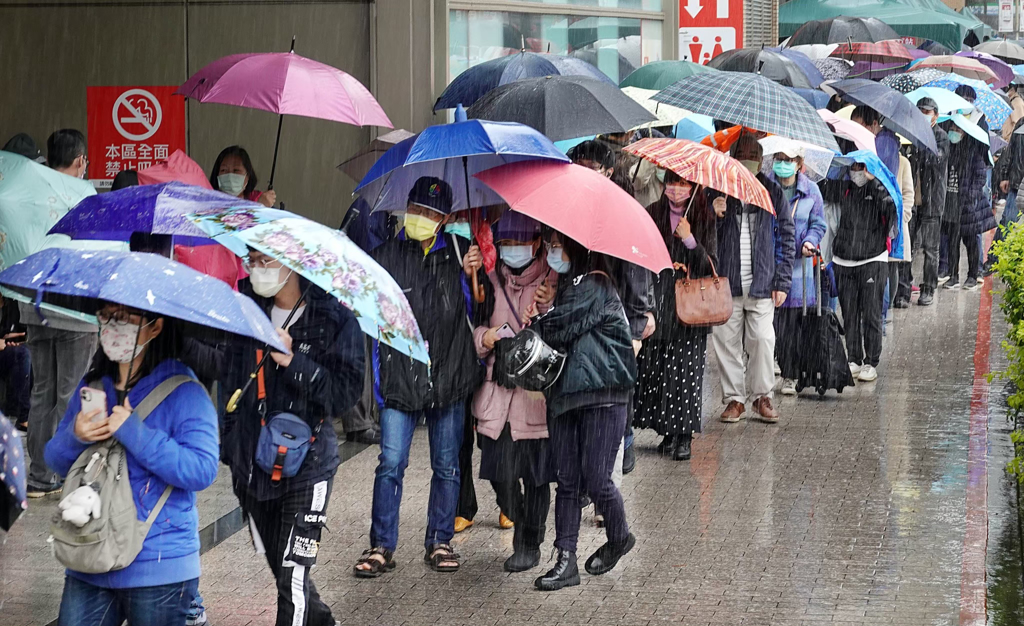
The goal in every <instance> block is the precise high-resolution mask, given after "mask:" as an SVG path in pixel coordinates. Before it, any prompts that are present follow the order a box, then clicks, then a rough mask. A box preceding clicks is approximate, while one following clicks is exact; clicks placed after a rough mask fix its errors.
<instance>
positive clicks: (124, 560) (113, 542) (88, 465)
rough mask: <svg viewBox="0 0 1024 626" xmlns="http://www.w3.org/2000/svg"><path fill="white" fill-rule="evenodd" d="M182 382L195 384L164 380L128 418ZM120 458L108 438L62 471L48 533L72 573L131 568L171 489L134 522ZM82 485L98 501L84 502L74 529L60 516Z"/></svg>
mask: <svg viewBox="0 0 1024 626" xmlns="http://www.w3.org/2000/svg"><path fill="white" fill-rule="evenodd" d="M188 382H195V383H196V384H198V381H196V380H195V379H194V378H191V377H189V376H184V375H179V376H172V377H171V378H168V379H167V380H165V381H163V382H162V383H160V384H159V385H157V386H156V388H154V389H153V390H152V391H150V392H149V394H147V395H146V397H145V398H143V400H142V402H140V403H139V406H138V407H136V408H135V411H134V413H135V414H136V415H138V416H139V419H140V420H144V419H146V418H147V417H149V414H150V413H152V412H153V409H155V408H156V407H157V406H158V405H159V404H160V403H161V402H163V401H164V400H166V399H167V396H169V395H171V393H172V392H173V391H174V390H175V389H177V388H178V387H180V386H181V385H183V384H185V383H188ZM125 454H126V451H125V449H124V446H122V445H121V444H120V443H119V442H118V441H117V440H116V439H114V438H113V437H111V438H110V439H107V440H105V441H101V442H99V443H96V444H93V445H92V446H89V448H88V449H87V450H86V451H85V452H83V453H82V454H81V455H80V456H79V457H78V460H76V461H75V463H74V465H72V466H71V470H70V471H69V472H68V476H67V479H66V480H65V481H64V499H63V500H61V508H59V509H58V510H57V512H56V513H55V514H54V516H53V524H52V526H51V528H50V532H51V533H52V545H53V553H54V556H56V557H57V560H58V561H60V562H61V563H62V564H63V565H64V566H65V567H67V568H68V569H70V570H72V571H75V572H82V573H83V574H103V573H106V572H112V571H115V570H119V569H124V568H125V567H128V566H129V565H131V563H132V561H134V560H135V557H137V556H138V555H139V552H141V551H142V544H143V542H145V540H146V535H148V534H149V528H150V526H152V525H153V522H154V521H155V520H156V517H157V515H159V514H160V511H161V509H163V508H164V504H166V503H167V498H168V497H170V495H171V491H172V490H173V489H174V487H172V486H171V485H167V488H166V489H164V492H163V494H162V495H161V496H160V500H159V501H158V502H157V503H156V506H155V507H153V510H152V512H150V514H149V517H148V518H147V519H146V521H144V522H140V521H139V519H138V512H137V511H136V509H135V500H134V497H133V495H132V486H131V482H130V481H129V480H128V467H127V463H126V460H125ZM83 486H86V487H92V489H93V490H94V491H95V492H96V494H98V495H99V498H98V499H97V498H95V497H93V498H91V500H89V503H88V506H89V507H90V508H91V509H92V510H91V511H90V514H88V515H87V517H88V521H86V522H85V524H84V525H82V526H78V525H77V524H75V523H72V522H71V521H67V520H65V519H64V517H63V512H64V509H65V508H66V503H65V500H69V499H70V498H72V496H74V494H75V492H76V490H77V489H78V488H79V487H83ZM86 495H87V496H88V495H89V494H88V493H87V494H86Z"/></svg>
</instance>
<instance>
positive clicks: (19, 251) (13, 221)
mask: <svg viewBox="0 0 1024 626" xmlns="http://www.w3.org/2000/svg"><path fill="white" fill-rule="evenodd" d="M94 195H96V189H95V188H93V186H92V185H91V184H90V183H88V182H86V181H84V180H79V179H77V178H74V177H73V176H68V175H66V174H61V173H60V172H58V171H56V170H52V169H50V168H48V167H46V166H45V165H40V164H39V163H36V162H35V161H32V160H30V159H26V158H25V157H23V156H21V155H20V154H14V153H13V152H2V151H0V269H2V268H5V267H10V266H12V265H14V264H15V263H17V262H18V261H20V260H22V259H23V258H25V257H27V256H28V255H30V254H32V253H33V252H36V251H38V250H39V249H40V248H41V247H42V246H43V243H44V240H45V239H46V233H47V231H49V230H50V228H52V227H53V225H54V224H56V223H57V222H58V220H60V218H62V217H64V214H65V213H67V212H68V210H69V209H71V207H73V206H75V205H76V204H78V203H79V202H80V201H81V200H82V199H83V198H85V197H87V196H94Z"/></svg>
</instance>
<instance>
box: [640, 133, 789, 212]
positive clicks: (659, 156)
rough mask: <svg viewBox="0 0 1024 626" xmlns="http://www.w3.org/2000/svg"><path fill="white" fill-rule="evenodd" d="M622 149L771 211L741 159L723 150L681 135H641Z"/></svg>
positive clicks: (771, 206) (768, 198)
mask: <svg viewBox="0 0 1024 626" xmlns="http://www.w3.org/2000/svg"><path fill="white" fill-rule="evenodd" d="M622 151H623V152H628V153H629V154H633V155H636V156H638V157H641V158H643V159H647V160H648V161H650V162H651V163H654V164H655V165H657V166H658V167H660V168H662V169H666V170H672V171H673V172H675V173H676V174H678V175H679V177H680V178H682V179H683V180H688V181H690V182H692V183H696V184H698V185H702V186H704V187H708V188H710V189H714V190H716V191H721V192H722V193H724V194H725V195H727V196H732V197H734V198H739V199H740V200H742V201H743V202H746V203H748V204H753V205H755V206H759V207H761V208H762V209H764V210H765V211H768V212H769V213H771V214H773V215H774V214H775V206H774V205H773V204H772V198H771V196H770V195H768V192H767V191H766V190H765V188H764V186H763V185H761V183H760V182H759V181H758V180H757V178H756V177H755V176H754V175H753V174H751V173H750V170H748V169H747V168H746V167H744V166H743V164H742V163H740V162H739V161H737V160H736V159H734V158H732V157H731V156H729V155H727V154H725V153H724V152H719V151H718V150H715V149H714V148H710V147H708V146H702V145H701V144H699V143H694V142H692V141H687V140H685V139H641V140H640V141H637V142H635V143H631V144H629V145H628V146H626V147H624V148H623V149H622Z"/></svg>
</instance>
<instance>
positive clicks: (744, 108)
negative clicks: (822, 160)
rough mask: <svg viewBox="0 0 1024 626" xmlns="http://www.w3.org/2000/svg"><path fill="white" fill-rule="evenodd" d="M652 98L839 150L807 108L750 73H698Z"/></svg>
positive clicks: (790, 94)
mask: <svg viewBox="0 0 1024 626" xmlns="http://www.w3.org/2000/svg"><path fill="white" fill-rule="evenodd" d="M653 99H654V100H658V101H659V102H664V103H666V104H671V105H673V106H677V107H680V108H683V109H686V110H688V111H693V112H694V113H700V114H702V115H709V116H711V117H713V118H715V119H719V120H724V121H726V122H730V123H732V124H740V125H743V126H748V127H751V128H756V129H757V130H760V131H764V132H766V133H772V134H774V135H782V136H783V137H789V138H790V139H799V140H801V141H806V142H808V143H813V144H815V145H818V146H822V147H824V148H828V149H830V150H835V151H836V152H838V151H839V146H838V145H837V144H836V141H835V139H834V138H833V137H832V133H831V132H830V131H829V129H828V126H826V125H825V123H824V122H822V120H821V118H820V117H818V114H817V112H815V110H814V108H813V107H812V106H811V105H810V104H808V103H807V102H806V101H805V100H804V99H803V98H801V97H800V96H798V95H797V94H795V93H793V92H792V91H791V90H790V89H788V88H786V87H783V86H781V85H778V84H776V83H773V82H772V81H770V80H768V79H767V78H764V77H763V76H757V75H756V74H745V73H740V72H718V73H715V74H698V75H696V76H691V77H690V78H684V79H683V80H681V81H679V82H677V83H675V84H674V85H672V86H671V87H668V88H667V89H664V90H662V91H660V92H659V93H658V94H657V95H655V96H654V98H653Z"/></svg>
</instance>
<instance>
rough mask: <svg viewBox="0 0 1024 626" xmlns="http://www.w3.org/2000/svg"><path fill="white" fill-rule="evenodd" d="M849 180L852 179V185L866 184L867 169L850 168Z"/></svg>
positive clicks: (861, 185) (860, 185)
mask: <svg viewBox="0 0 1024 626" xmlns="http://www.w3.org/2000/svg"><path fill="white" fill-rule="evenodd" d="M850 180H852V181H853V184H854V185H857V186H858V187H863V186H864V185H866V184H868V171H867V170H850Z"/></svg>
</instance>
